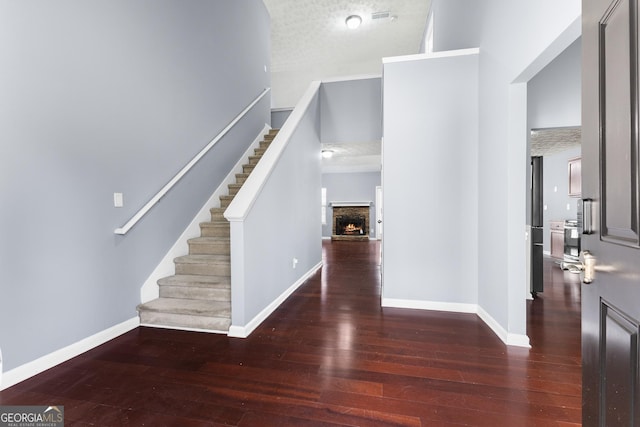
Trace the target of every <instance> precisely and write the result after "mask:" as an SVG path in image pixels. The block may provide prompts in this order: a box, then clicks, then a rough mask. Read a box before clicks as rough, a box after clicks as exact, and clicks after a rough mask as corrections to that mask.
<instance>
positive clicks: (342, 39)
mask: <svg viewBox="0 0 640 427" xmlns="http://www.w3.org/2000/svg"><path fill="white" fill-rule="evenodd" d="M264 3H265V5H266V6H267V9H268V10H269V14H270V15H271V50H272V53H271V71H272V72H282V71H290V70H292V69H301V68H309V67H314V66H317V65H322V66H323V69H324V70H327V71H328V70H330V69H332V68H333V69H334V70H336V71H337V72H336V73H334V74H333V75H335V76H338V75H343V74H342V73H343V72H344V70H347V73H348V69H349V65H350V64H352V65H354V66H356V68H357V64H361V63H376V62H377V63H378V64H379V68H378V69H377V70H376V71H377V72H380V71H381V69H382V61H381V59H382V58H383V57H387V56H398V55H408V54H414V53H418V51H419V49H420V44H421V40H422V38H423V33H424V29H425V25H426V21H427V12H428V9H429V5H430V0H264ZM376 12H389V13H390V16H391V17H393V18H391V17H389V18H383V19H372V14H373V13H376ZM349 15H359V16H361V17H362V25H361V26H360V27H359V28H358V29H356V30H350V29H348V28H347V26H346V25H345V19H346V18H347V16H349ZM358 69H359V68H358ZM328 72H330V71H328Z"/></svg>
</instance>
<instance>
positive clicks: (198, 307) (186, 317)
mask: <svg viewBox="0 0 640 427" xmlns="http://www.w3.org/2000/svg"><path fill="white" fill-rule="evenodd" d="M277 133H278V130H277V129H272V130H270V131H269V133H268V134H267V135H264V138H263V140H262V141H261V142H260V146H259V148H256V149H254V155H253V156H249V162H248V163H246V164H244V165H243V166H242V173H239V174H236V182H235V184H229V185H228V188H229V191H228V194H227V195H223V196H220V207H215V208H211V210H210V211H211V221H209V222H202V223H200V237H196V238H194V239H190V240H189V241H188V243H189V254H188V255H184V256H181V257H178V258H176V259H175V260H174V263H175V275H174V276H169V277H165V278H162V279H160V280H158V286H159V287H160V297H159V298H158V299H155V300H153V301H150V302H147V303H145V304H140V305H139V306H138V307H137V310H138V313H139V315H140V324H141V325H145V326H156V327H167V328H174V329H195V330H205V331H210V332H228V331H229V326H230V325H231V262H230V245H229V234H230V226H229V222H228V221H227V220H226V218H224V216H223V214H224V211H225V209H226V208H227V207H228V206H229V204H230V203H231V201H232V200H233V198H234V197H235V195H236V194H237V193H238V191H239V190H240V188H241V187H242V185H243V184H244V182H245V180H246V179H247V177H248V176H249V174H250V173H251V171H253V168H255V166H256V164H257V163H258V161H259V160H260V158H261V157H262V155H263V154H264V152H265V151H266V149H267V147H268V146H269V144H271V142H272V141H273V138H274V137H275V136H276V134H277Z"/></svg>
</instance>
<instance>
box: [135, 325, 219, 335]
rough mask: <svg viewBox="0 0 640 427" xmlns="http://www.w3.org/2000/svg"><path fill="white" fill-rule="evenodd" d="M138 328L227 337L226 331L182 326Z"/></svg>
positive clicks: (147, 326)
mask: <svg viewBox="0 0 640 427" xmlns="http://www.w3.org/2000/svg"><path fill="white" fill-rule="evenodd" d="M140 326H144V327H145V328H158V329H172V330H174V331H190V332H206V333H208V334H221V335H227V331H220V330H217V329H201V328H188V327H184V326H169V325H158V324H151V323H140Z"/></svg>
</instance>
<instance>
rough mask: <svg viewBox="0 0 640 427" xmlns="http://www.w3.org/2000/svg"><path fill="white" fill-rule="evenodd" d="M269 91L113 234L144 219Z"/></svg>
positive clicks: (234, 120)
mask: <svg viewBox="0 0 640 427" xmlns="http://www.w3.org/2000/svg"><path fill="white" fill-rule="evenodd" d="M270 90H271V88H266V89H265V90H264V91H262V93H260V95H258V97H257V98H256V99H254V100H253V102H251V104H249V105H248V106H247V107H246V108H245V109H244V110H242V111H241V112H240V114H238V115H237V116H236V117H235V118H234V119H233V120H232V121H231V122H230V123H229V124H228V125H227V126H226V127H225V128H224V129H222V130H221V131H220V133H219V134H218V135H216V137H215V138H213V139H212V140H211V142H209V143H208V144H207V145H206V146H205V147H204V148H203V149H202V150H200V152H199V153H198V154H196V156H195V157H194V158H193V159H191V161H189V163H187V164H186V165H185V166H184V167H183V168H182V169H180V171H179V172H178V173H177V174H176V175H175V176H174V177H173V178H171V180H170V181H169V182H168V183H167V184H166V185H165V186H164V187H162V188H161V189H160V191H158V192H157V193H156V195H155V196H153V197H152V198H151V200H149V201H148V202H147V204H145V205H144V206H143V207H142V208H140V210H139V211H138V212H136V214H135V215H134V216H133V217H131V219H130V220H129V221H127V223H126V224H125V225H123V226H122V227H120V228H116V229H115V231H114V233H115V234H120V235H124V234H127V232H128V231H129V230H131V228H133V226H134V225H136V224H137V223H138V221H140V220H141V219H142V217H144V216H145V215H146V214H147V213H148V212H149V211H150V210H151V208H152V207H153V206H155V204H156V203H158V202H159V201H160V199H162V198H163V197H164V196H165V195H166V194H167V193H168V192H169V190H171V188H173V186H174V185H175V184H176V183H177V182H178V181H180V179H182V177H183V176H185V175H186V174H187V173H188V172H189V171H190V170H191V168H192V167H193V166H194V165H195V164H196V163H198V161H199V160H200V159H201V158H202V157H204V155H205V154H207V153H208V152H209V150H211V148H213V146H214V145H216V143H217V142H218V141H220V140H221V139H222V138H223V137H224V136H225V135H226V134H227V133H228V132H229V131H230V130H231V129H232V128H233V127H234V126H235V125H236V124H237V123H238V122H239V121H240V120H241V119H242V118H243V117H244V116H245V115H246V114H247V113H248V112H249V111H250V110H251V109H252V108H253V107H254V106H255V105H256V104H257V103H258V102H260V100H261V99H262V98H264V96H265V95H266V94H267V93H269V91H270Z"/></svg>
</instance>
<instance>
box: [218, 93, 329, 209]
mask: <svg viewBox="0 0 640 427" xmlns="http://www.w3.org/2000/svg"><path fill="white" fill-rule="evenodd" d="M321 85H322V82H321V81H319V80H316V81H312V82H311V83H310V84H309V87H308V88H307V91H306V92H305V93H304V94H303V95H302V97H301V98H300V100H299V101H298V103H297V104H296V106H295V108H294V109H293V111H292V112H291V114H290V115H289V117H288V118H287V120H286V121H285V122H284V124H283V125H282V128H280V131H279V132H278V134H277V135H276V137H275V138H274V139H273V142H271V145H269V149H268V150H267V151H266V152H265V153H264V154H263V155H262V158H261V159H260V161H259V162H258V164H256V167H255V168H254V169H253V171H252V172H251V174H250V175H249V177H248V178H247V180H246V181H245V182H244V184H242V188H241V189H240V191H238V194H236V195H235V197H234V198H233V200H232V201H231V203H230V204H229V206H228V207H227V209H226V210H225V211H224V217H225V218H226V219H227V220H229V221H230V222H237V221H244V219H245V217H246V216H247V214H248V213H249V210H250V209H251V207H252V206H253V204H254V203H255V201H256V199H257V197H258V196H259V195H260V191H261V190H262V187H263V186H264V184H265V183H266V181H267V178H268V177H269V175H271V172H273V170H274V168H275V166H276V163H277V162H278V159H279V158H280V155H282V153H283V152H284V149H285V148H286V146H287V144H288V143H289V139H290V138H291V136H292V134H293V132H294V131H295V130H296V128H297V127H298V125H299V124H300V120H301V119H302V118H303V116H304V114H305V113H306V111H307V109H308V108H309V106H310V105H311V102H312V101H313V99H314V97H315V96H316V95H317V94H318V92H319V91H320V86H321Z"/></svg>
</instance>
